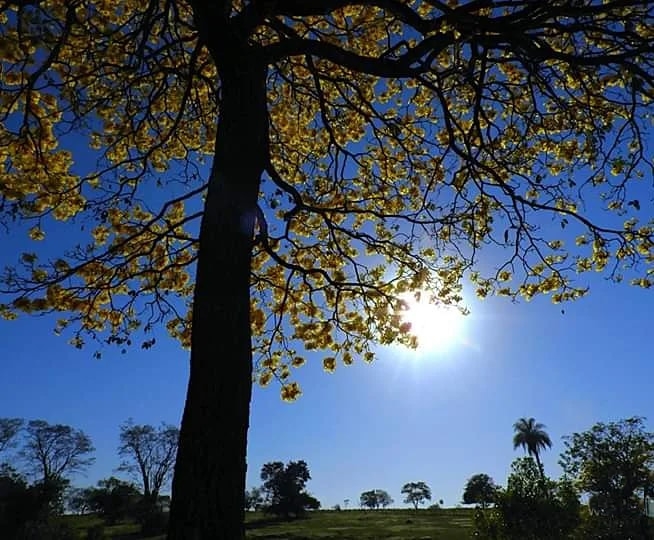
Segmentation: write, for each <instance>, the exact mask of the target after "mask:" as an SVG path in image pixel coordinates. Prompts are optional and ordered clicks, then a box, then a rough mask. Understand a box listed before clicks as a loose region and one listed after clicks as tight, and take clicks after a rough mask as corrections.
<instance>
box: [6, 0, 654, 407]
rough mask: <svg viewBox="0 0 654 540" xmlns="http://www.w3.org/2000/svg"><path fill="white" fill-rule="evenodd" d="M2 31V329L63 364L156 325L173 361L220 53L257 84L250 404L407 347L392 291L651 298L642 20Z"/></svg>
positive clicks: (526, 6)
mask: <svg viewBox="0 0 654 540" xmlns="http://www.w3.org/2000/svg"><path fill="white" fill-rule="evenodd" d="M0 6H1V7H0V26H1V28H2V31H1V32H0V118H1V124H0V163H1V169H0V223H1V224H4V225H5V226H6V227H7V228H9V229H10V230H11V231H19V232H20V234H25V237H26V244H27V243H28V242H33V247H30V248H29V249H26V250H25V252H24V253H22V254H18V255H17V259H16V262H15V264H14V265H13V266H10V267H8V268H6V269H5V270H4V272H3V273H2V276H1V278H0V283H1V285H0V288H1V291H2V297H0V298H1V300H0V301H1V302H2V303H1V305H0V315H2V316H3V317H5V318H7V319H11V318H14V317H15V316H16V315H17V314H18V313H19V312H28V313H36V312H39V313H42V312H58V313H59V315H58V321H57V330H58V331H64V329H67V331H68V332H71V334H70V335H71V340H72V342H73V343H74V344H75V345H77V346H82V345H83V343H84V342H85V340H87V339H88V338H89V336H90V337H93V338H97V339H100V340H104V341H108V342H112V343H118V344H125V343H129V342H130V340H131V339H132V337H133V335H134V332H135V331H137V330H143V329H145V330H148V329H149V328H151V327H152V325H153V324H158V323H162V324H165V325H166V327H167V329H168V331H169V333H170V334H171V335H172V336H174V337H175V338H178V339H179V340H180V341H181V342H182V344H183V345H185V346H189V345H190V336H191V332H190V329H191V326H190V325H191V305H192V293H193V285H194V267H195V266H194V265H195V263H196V260H197V254H198V248H199V245H198V241H199V240H198V231H199V220H200V218H201V217H202V215H203V204H204V197H205V194H206V187H207V181H208V173H207V168H206V167H205V166H204V160H205V158H206V159H207V160H208V161H209V162H210V159H211V157H212V156H213V154H214V149H215V148H216V145H217V144H220V143H221V142H222V141H221V140H220V136H219V137H218V140H217V139H216V137H217V126H218V125H219V124H220V119H221V117H222V115H223V110H222V108H221V107H222V106H223V102H222V99H223V88H222V84H223V80H224V79H223V72H222V71H221V70H222V68H223V66H224V65H227V59H228V57H229V55H230V54H232V53H231V52H230V49H229V47H227V45H224V44H225V43H227V44H229V43H236V44H238V48H239V49H238V50H239V51H246V52H247V54H248V55H251V56H248V57H247V58H250V57H251V58H256V59H257V61H261V62H262V63H263V64H265V66H266V74H265V77H266V78H267V79H266V81H267V82H266V93H267V94H266V95H267V116H268V117H267V120H266V121H267V126H268V128H267V130H268V137H267V140H266V141H265V146H266V148H265V151H266V156H267V158H266V165H265V167H264V170H262V174H261V185H260V189H259V193H260V196H259V200H258V205H257V206H256V208H254V209H253V212H254V214H255V215H254V220H255V223H256V224H255V229H254V234H253V243H252V264H251V278H250V292H251V310H250V313H251V326H252V334H253V340H254V341H253V347H254V351H255V358H256V360H257V362H258V364H257V365H258V368H259V371H258V377H259V381H260V382H261V383H262V384H266V383H267V382H269V381H270V380H271V379H273V378H279V379H281V380H282V381H287V380H289V377H290V373H291V369H292V368H295V367H299V366H301V365H302V364H303V363H304V356H303V355H304V354H305V351H306V350H325V354H324V357H325V358H324V361H323V364H324V368H325V369H326V370H327V371H333V370H334V369H335V367H336V365H337V363H339V362H343V363H345V364H349V363H351V362H352V361H353V359H356V358H365V359H367V360H370V359H372V357H373V353H372V352H371V346H372V344H373V343H382V344H390V343H394V342H402V343H406V344H408V345H412V344H415V338H414V337H413V336H411V334H410V328H408V327H407V325H406V324H403V323H402V318H401V315H400V310H401V308H402V305H401V304H402V302H401V301H400V300H399V298H400V297H401V296H402V295H403V294H406V293H407V292H412V291H419V290H429V291H431V292H432V293H433V301H435V302H441V303H446V304H454V305H457V304H459V303H460V301H461V286H462V280H463V279H465V278H466V277H468V278H470V279H471V280H472V282H473V283H474V284H475V285H474V288H475V289H476V291H477V294H478V295H479V296H481V297H484V296H487V295H491V294H500V295H505V296H509V297H517V296H522V297H525V298H527V299H529V298H532V297H534V296H536V295H539V294H547V295H550V296H551V298H552V300H553V301H555V302H559V301H566V300H571V299H575V298H578V297H579V296H581V295H583V294H584V293H585V292H586V290H587V287H586V285H585V281H584V279H583V276H579V274H580V273H584V272H595V271H600V272H604V273H605V274H606V275H608V276H610V277H611V278H613V279H616V280H619V279H623V278H624V279H627V280H630V281H631V282H632V283H634V284H635V285H638V286H641V287H646V288H647V287H650V286H651V285H652V284H653V283H654V276H652V272H653V271H654V270H653V264H652V263H653V262H654V222H653V221H652V217H653V216H652V212H651V197H652V172H653V171H652V159H651V158H652V150H653V148H652V146H653V145H652V139H651V130H652V111H653V110H654V108H653V106H652V102H653V100H654V3H652V2H648V1H642V0H641V1H636V0H633V1H629V0H603V1H599V0H597V1H594V0H593V1H587V2H579V1H574V0H552V1H548V2H541V1H535V0H522V1H521V0H515V1H511V2H508V1H502V0H461V1H456V0H448V1H436V0H360V1H348V0H313V1H308V0H307V1H301V0H251V1H248V0H233V1H222V2H202V1H191V0H150V1H148V2H135V1H133V0H123V1H116V0H70V1H62V0H41V1H34V2H11V1H10V2H3V3H2V4H0ZM214 24H215V27H213V26H212V25H214ZM223 36H227V37H223ZM228 40H232V41H231V42H230V41H228ZM243 54H245V53H243ZM244 58H245V56H244ZM230 65H231V64H230ZM225 136H227V135H225ZM60 222H65V223H60ZM67 231H69V232H67ZM53 235H54V236H56V239H52V237H53ZM51 239H52V243H49V241H50V240H51ZM69 239H70V240H71V242H70V245H67V246H64V247H62V245H63V244H65V242H64V240H69ZM53 245H54V247H53ZM151 344H152V341H151V340H150V339H148V338H147V334H146V338H145V341H144V342H143V345H144V346H146V347H147V346H150V345H151ZM298 393H299V389H298V387H297V385H295V384H291V383H287V384H285V386H284V387H283V396H284V397H285V398H286V399H293V398H294V397H296V396H297V394H298Z"/></svg>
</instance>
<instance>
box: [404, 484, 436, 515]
mask: <svg viewBox="0 0 654 540" xmlns="http://www.w3.org/2000/svg"><path fill="white" fill-rule="evenodd" d="M402 495H404V502H405V503H407V504H412V505H413V508H414V509H416V510H418V506H419V505H421V504H423V503H425V502H426V501H431V489H430V487H429V486H428V485H427V484H426V483H425V482H407V483H406V484H404V485H403V486H402Z"/></svg>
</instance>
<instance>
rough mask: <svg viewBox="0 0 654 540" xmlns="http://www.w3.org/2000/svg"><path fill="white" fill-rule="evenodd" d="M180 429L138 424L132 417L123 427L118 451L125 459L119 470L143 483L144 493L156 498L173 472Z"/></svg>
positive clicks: (121, 427)
mask: <svg viewBox="0 0 654 540" xmlns="http://www.w3.org/2000/svg"><path fill="white" fill-rule="evenodd" d="M178 444H179V429H178V428H176V427H175V426H173V425H170V424H162V425H161V426H159V427H158V428H155V427H154V426H151V425H148V424H142V425H139V424H135V423H134V421H133V420H132V419H129V420H128V421H127V422H125V423H124V424H122V425H121V426H120V446H119V447H118V454H119V455H120V456H121V457H122V458H123V461H122V462H121V464H120V467H119V468H118V470H120V471H125V472H128V473H129V474H131V475H132V477H133V478H134V479H135V480H136V481H137V482H139V484H140V486H141V489H142V490H143V496H144V497H145V498H146V499H148V500H152V501H156V499H157V497H158V496H159V494H160V492H161V490H162V489H163V488H164V487H165V486H166V484H167V483H168V481H169V480H170V477H171V475H172V473H173V468H174V466H175V457H176V455H177V445H178Z"/></svg>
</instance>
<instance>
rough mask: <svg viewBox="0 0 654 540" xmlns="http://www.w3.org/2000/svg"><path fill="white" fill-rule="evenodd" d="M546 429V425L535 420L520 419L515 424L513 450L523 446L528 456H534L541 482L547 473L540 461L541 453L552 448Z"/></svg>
mask: <svg viewBox="0 0 654 540" xmlns="http://www.w3.org/2000/svg"><path fill="white" fill-rule="evenodd" d="M545 427H546V426H545V424H541V423H540V422H536V419H534V418H520V419H519V420H518V421H517V422H516V423H515V424H513V431H514V434H513V449H514V450H515V449H517V448H518V447H519V446H521V447H522V448H523V449H524V450H525V451H526V452H527V454H529V455H530V456H534V459H535V460H536V465H538V470H539V471H540V477H541V480H544V479H545V471H544V470H543V464H542V462H541V460H540V452H541V450H545V449H546V448H552V441H551V439H550V436H549V435H548V434H547V432H546V431H545Z"/></svg>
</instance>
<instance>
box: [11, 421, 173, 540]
mask: <svg viewBox="0 0 654 540" xmlns="http://www.w3.org/2000/svg"><path fill="white" fill-rule="evenodd" d="M178 438H179V431H178V429H177V428H176V427H174V426H172V425H168V424H162V425H161V426H159V427H154V426H151V425H147V424H144V425H138V424H135V423H134V422H133V421H132V420H131V419H130V420H128V421H127V422H125V423H124V424H123V425H121V426H120V444H119V446H118V455H119V456H120V458H121V462H120V465H119V467H118V468H117V470H118V471H121V472H125V473H127V474H128V475H129V476H130V480H131V481H126V480H122V479H119V478H115V477H113V476H112V477H110V478H107V479H104V480H100V481H99V482H98V483H97V485H96V486H93V487H86V488H79V487H73V486H72V485H71V481H70V478H71V476H72V475H73V474H75V473H80V472H84V471H86V470H87V469H88V467H89V466H90V465H92V464H93V462H94V461H95V458H94V457H93V455H92V454H93V452H94V451H95V448H94V447H93V444H92V442H91V439H90V437H89V436H88V435H87V434H86V433H84V432H83V431H82V430H79V429H75V428H73V427H71V426H68V425H64V424H50V423H48V422H46V421H45V420H30V421H25V420H24V419H21V418H0V537H2V538H3V540H5V539H6V540H23V539H25V540H27V539H38V540H68V539H69V538H70V539H76V538H77V536H76V532H75V531H73V530H71V529H70V528H69V527H67V526H66V525H65V524H64V523H63V522H62V521H61V520H59V519H57V518H58V516H60V515H61V514H63V513H64V511H65V510H68V511H72V512H75V513H79V514H85V513H94V514H97V515H99V516H101V517H102V518H103V519H104V521H105V522H106V523H107V524H114V523H116V522H119V521H122V520H132V521H134V520H136V521H138V522H139V523H141V529H142V532H143V533H144V534H157V533H160V532H163V531H164V529H165V525H166V523H165V521H166V516H165V514H164V512H163V511H162V508H163V506H165V505H166V504H167V502H168V501H169V497H167V496H162V495H161V491H162V489H164V488H165V487H166V486H167V485H168V483H169V481H170V477H171V474H172V471H173V467H174V462H175V455H176V452H177V444H178Z"/></svg>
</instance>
